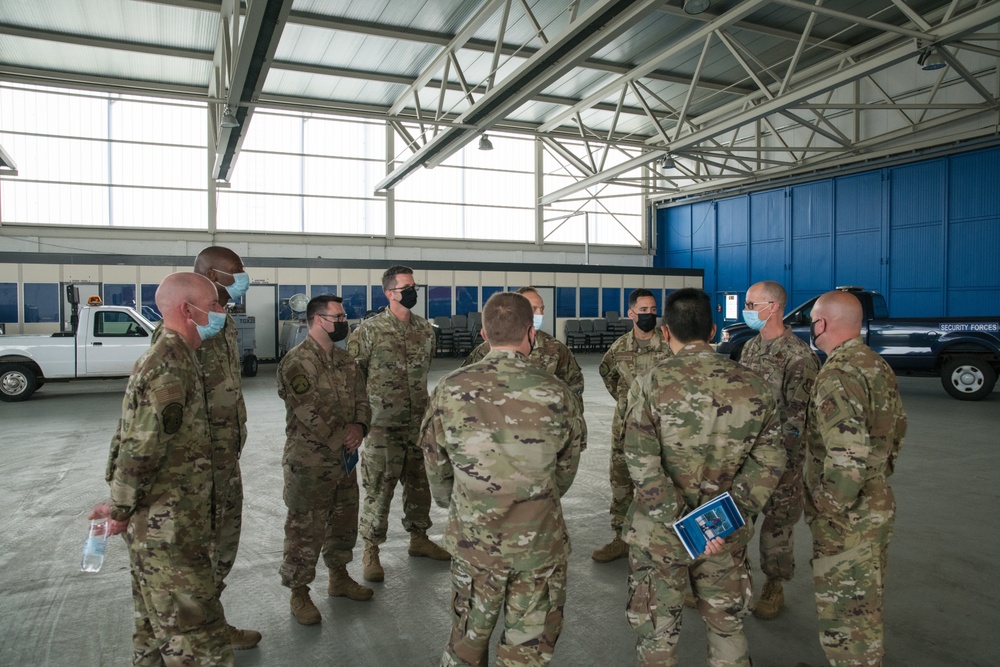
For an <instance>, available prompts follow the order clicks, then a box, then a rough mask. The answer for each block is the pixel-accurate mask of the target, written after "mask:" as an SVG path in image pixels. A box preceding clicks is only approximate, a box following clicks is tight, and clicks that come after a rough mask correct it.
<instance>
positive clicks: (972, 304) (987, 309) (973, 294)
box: [947, 288, 1000, 317]
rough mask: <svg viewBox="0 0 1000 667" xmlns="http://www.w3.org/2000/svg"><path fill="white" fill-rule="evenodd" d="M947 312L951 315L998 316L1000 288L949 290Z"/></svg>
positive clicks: (999, 310)
mask: <svg viewBox="0 0 1000 667" xmlns="http://www.w3.org/2000/svg"><path fill="white" fill-rule="evenodd" d="M947 314H948V316H950V317H975V316H977V315H987V316H996V315H998V314H1000V288H995V289H979V288H977V289H969V288H961V289H953V290H949V292H948V313H947Z"/></svg>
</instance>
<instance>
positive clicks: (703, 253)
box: [691, 248, 715, 294]
mask: <svg viewBox="0 0 1000 667" xmlns="http://www.w3.org/2000/svg"><path fill="white" fill-rule="evenodd" d="M691 268H692V269H704V270H705V286H704V288H703V289H704V290H705V291H706V292H708V293H709V294H714V293H715V248H707V249H705V250H695V251H693V252H692V253H691Z"/></svg>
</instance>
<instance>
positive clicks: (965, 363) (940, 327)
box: [716, 287, 1000, 401]
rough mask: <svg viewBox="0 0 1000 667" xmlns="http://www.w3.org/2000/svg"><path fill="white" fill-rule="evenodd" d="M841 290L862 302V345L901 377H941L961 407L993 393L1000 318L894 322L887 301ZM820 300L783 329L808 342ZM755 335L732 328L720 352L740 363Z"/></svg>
mask: <svg viewBox="0 0 1000 667" xmlns="http://www.w3.org/2000/svg"><path fill="white" fill-rule="evenodd" d="M837 289H839V290H843V291H845V292H850V293H851V294H853V295H854V296H856V297H858V301H860V302H861V307H862V308H863V309H864V315H865V321H864V324H862V327H861V337H862V340H864V341H865V343H867V344H868V346H869V347H871V348H872V349H873V350H875V351H876V352H878V353H879V354H881V355H882V357H883V358H884V359H885V360H886V361H887V362H889V365H890V366H892V368H893V369H894V370H895V371H896V372H897V373H902V374H911V373H912V374H928V375H929V374H933V375H940V376H941V384H942V385H943V386H944V389H945V391H947V392H948V393H949V394H951V395H952V396H954V397H955V398H957V399H959V400H963V401H978V400H981V399H983V398H986V397H987V396H989V394H990V392H992V391H993V386H994V385H995V384H996V381H997V375H998V374H1000V316H997V317H927V318H915V319H890V318H889V309H888V308H887V307H886V305H885V298H884V297H883V296H882V295H881V294H879V293H878V292H873V291H871V290H866V289H861V288H860V287H838V288H837ZM816 298H818V297H814V298H812V299H810V300H809V301H806V302H805V303H804V304H802V305H801V306H799V307H798V308H796V309H794V310H792V311H791V312H789V313H788V314H787V315H786V316H785V324H787V325H789V326H791V327H792V330H793V331H794V332H795V334H796V335H797V336H798V337H799V338H801V339H802V340H804V341H806V342H809V322H810V319H809V314H810V312H811V311H812V307H813V304H814V303H816ZM755 335H757V332H756V331H754V330H752V329H751V328H750V327H748V326H747V325H745V324H743V323H740V324H731V325H730V326H728V327H726V328H724V329H723V330H722V342H721V343H719V345H718V347H717V348H716V349H717V350H718V351H719V353H720V354H725V355H727V356H729V357H731V358H733V359H739V358H740V353H741V352H742V351H743V345H744V344H746V342H747V341H748V340H750V339H751V338H753V337H754V336H755ZM813 349H815V348H813ZM816 352H817V354H819V355H820V358H821V359H822V358H824V356H825V355H824V354H823V353H822V352H820V351H819V350H816Z"/></svg>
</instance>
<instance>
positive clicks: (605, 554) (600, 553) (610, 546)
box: [590, 535, 628, 563]
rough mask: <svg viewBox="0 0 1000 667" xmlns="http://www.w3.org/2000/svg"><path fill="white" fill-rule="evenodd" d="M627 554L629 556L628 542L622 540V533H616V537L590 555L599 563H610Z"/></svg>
mask: <svg viewBox="0 0 1000 667" xmlns="http://www.w3.org/2000/svg"><path fill="white" fill-rule="evenodd" d="M625 556H628V544H626V543H625V542H624V540H622V537H621V535H615V539H613V540H611V541H610V542H608V543H607V544H605V545H604V546H603V547H601V548H600V549H597V550H595V551H594V553H592V554H590V557H591V558H593V559H594V560H596V561H597V562H598V563H610V562H611V561H613V560H618V559H619V558H625Z"/></svg>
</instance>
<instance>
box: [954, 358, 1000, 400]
mask: <svg viewBox="0 0 1000 667" xmlns="http://www.w3.org/2000/svg"><path fill="white" fill-rule="evenodd" d="M996 383H997V374H996V371H994V370H993V367H992V366H990V364H989V362H988V361H986V359H983V358H981V357H955V358H953V359H950V360H949V361H948V363H946V364H945V365H944V368H942V369H941V384H942V385H943V386H944V390H945V391H946V392H948V393H949V394H951V395H952V397H954V398H957V399H958V400H960V401H981V400H982V399H984V398H986V397H987V396H989V395H990V392H992V391H993V387H994V385H996Z"/></svg>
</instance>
